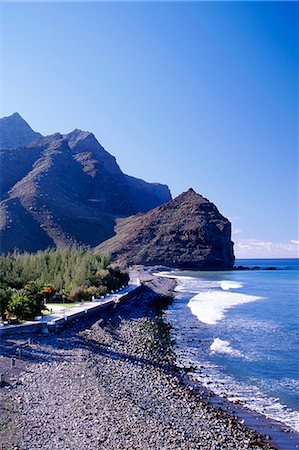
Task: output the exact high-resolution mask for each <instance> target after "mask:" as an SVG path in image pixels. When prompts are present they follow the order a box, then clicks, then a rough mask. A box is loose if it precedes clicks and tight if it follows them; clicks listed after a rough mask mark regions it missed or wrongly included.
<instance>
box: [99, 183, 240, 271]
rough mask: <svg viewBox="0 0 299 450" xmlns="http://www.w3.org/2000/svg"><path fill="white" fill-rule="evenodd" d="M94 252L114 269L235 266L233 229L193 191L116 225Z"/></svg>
mask: <svg viewBox="0 0 299 450" xmlns="http://www.w3.org/2000/svg"><path fill="white" fill-rule="evenodd" d="M115 232H116V235H115V236H113V237H112V238H111V239H109V240H107V241H105V242H103V243H102V244H100V245H99V246H98V247H97V249H96V250H97V251H99V252H104V253H108V254H109V255H111V258H112V260H114V261H117V263H118V264H121V265H124V266H128V265H129V266H130V265H134V264H143V265H148V266H154V265H164V266H167V267H176V268H180V269H194V270H226V269H231V268H232V267H233V265H234V253H233V243H232V241H231V224H230V222H229V220H228V219H226V218H225V217H224V216H222V215H221V214H220V212H219V211H218V209H217V208H216V206H215V205H214V204H213V203H211V202H210V201H209V200H207V199H206V198H204V197H202V196H201V195H200V194H197V193H196V192H195V191H194V190H193V189H189V190H188V191H187V192H184V193H182V194H181V195H179V196H178V197H176V198H175V199H174V200H172V201H169V202H167V203H166V204H163V205H161V206H159V207H157V208H155V209H153V210H151V211H149V212H148V213H145V214H138V215H135V216H133V217H129V218H127V219H121V220H119V221H118V223H117V226H116V228H115Z"/></svg>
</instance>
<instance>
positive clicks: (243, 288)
mask: <svg viewBox="0 0 299 450" xmlns="http://www.w3.org/2000/svg"><path fill="white" fill-rule="evenodd" d="M236 265H243V266H250V267H254V266H260V267H262V268H266V267H270V266H271V267H275V268H277V270H246V271H226V272H192V271H173V272H168V273H164V275H165V276H172V277H173V276H175V277H176V278H177V280H178V286H177V295H176V297H175V300H174V302H173V304H172V305H171V306H170V307H169V310H168V311H167V313H166V318H167V320H168V321H169V323H170V324H171V325H172V326H173V334H174V338H175V340H176V345H175V346H176V351H177V354H178V355H179V358H180V360H182V361H183V362H184V364H186V365H192V366H194V367H196V369H193V373H192V377H195V378H196V379H197V380H199V381H200V382H201V383H202V384H203V385H204V386H206V387H207V388H209V389H210V390H212V391H214V392H215V393H216V394H218V395H220V396H222V397H225V398H227V399H228V400H230V401H238V402H240V403H241V404H244V405H245V406H246V407H248V408H249V409H251V410H253V411H258V412H260V413H261V414H263V415H265V416H266V417H269V418H272V419H275V420H278V421H280V422H282V423H283V424H285V425H287V426H288V427H290V428H292V429H294V430H296V431H299V370H298V369H299V362H298V361H299V358H298V349H299V333H298V324H299V307H298V302H299V295H298V294H299V290H298V274H299V260H298V259H277V260H270V259H257V260H252V259H251V260H237V261H236Z"/></svg>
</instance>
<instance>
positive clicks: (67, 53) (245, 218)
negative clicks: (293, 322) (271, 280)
mask: <svg viewBox="0 0 299 450" xmlns="http://www.w3.org/2000/svg"><path fill="white" fill-rule="evenodd" d="M1 8H2V23H1V29H2V31H1V35H2V36H1V40H2V48H1V89H2V101H1V116H7V115H10V114H12V113H13V112H15V111H18V112H19V113H20V114H21V115H22V116H23V117H24V119H25V120H27V121H28V122H29V124H30V125H31V126H32V128H33V129H34V130H36V131H40V132H41V133H43V134H50V133H54V132H56V131H60V132H69V131H71V130H72V129H74V128H81V129H85V130H89V131H92V132H93V133H94V134H95V135H96V137H97V138H98V140H99V141H100V142H101V144H102V145H104V147H105V148H106V149H107V150H108V151H109V152H110V153H112V154H113V155H115V156H116V158H117V161H118V162H119V164H120V166H121V168H122V169H123V171H124V172H126V173H128V174H131V175H134V176H137V177H140V178H143V179H145V180H148V181H159V182H161V183H167V184H168V185H169V187H170V189H171V191H172V194H173V196H176V195H178V194H179V193H181V192H182V191H184V190H186V189H188V188H189V187H190V186H192V187H193V188H194V189H195V190H196V191H198V192H200V193H201V194H203V195H204V196H206V197H207V198H209V199H210V200H211V201H213V202H214V203H215V204H216V205H217V206H218V208H219V209H220V211H221V212H222V213H223V214H224V215H225V216H227V217H229V218H230V219H231V220H232V223H233V227H234V236H233V237H234V240H235V242H236V255H237V256H265V257H266V256H296V255H297V254H298V253H297V248H298V245H297V244H298V155H297V151H298V148H297V145H298V111H297V102H298V78H297V76H298V73H297V72H298V41H297V39H298V36H297V27H298V4H297V3H295V2H265V3H263V2H219V3H216V2H190V3H186V2H176V3H171V2H165V3H156V2H148V3H145V2H143V3H141V2H140V3H134V2H133V3H123V2H122V3H104V2H93V3H2V6H1ZM291 241H293V242H291ZM296 242H297V244H296Z"/></svg>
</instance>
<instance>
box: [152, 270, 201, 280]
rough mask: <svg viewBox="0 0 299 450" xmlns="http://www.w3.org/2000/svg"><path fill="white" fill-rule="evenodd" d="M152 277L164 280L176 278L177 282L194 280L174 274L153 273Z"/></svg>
mask: <svg viewBox="0 0 299 450" xmlns="http://www.w3.org/2000/svg"><path fill="white" fill-rule="evenodd" d="M153 275H155V276H157V277H164V278H177V279H179V280H194V278H193V277H188V276H185V275H176V274H174V273H169V272H155V273H153Z"/></svg>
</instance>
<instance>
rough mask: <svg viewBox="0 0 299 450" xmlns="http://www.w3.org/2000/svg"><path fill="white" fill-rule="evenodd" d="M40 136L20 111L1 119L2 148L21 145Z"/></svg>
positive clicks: (0, 143) (0, 137)
mask: <svg viewBox="0 0 299 450" xmlns="http://www.w3.org/2000/svg"><path fill="white" fill-rule="evenodd" d="M39 137H41V135H40V134H39V133H36V132H35V131H33V130H32V129H31V128H30V126H29V125H28V123H27V122H26V121H25V120H24V119H23V118H22V117H21V116H20V114H19V113H14V114H13V115H12V116H9V117H3V118H2V119H0V150H1V149H5V148H16V147H21V146H24V145H27V144H29V143H30V142H32V141H33V140H34V139H36V138H39Z"/></svg>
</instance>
